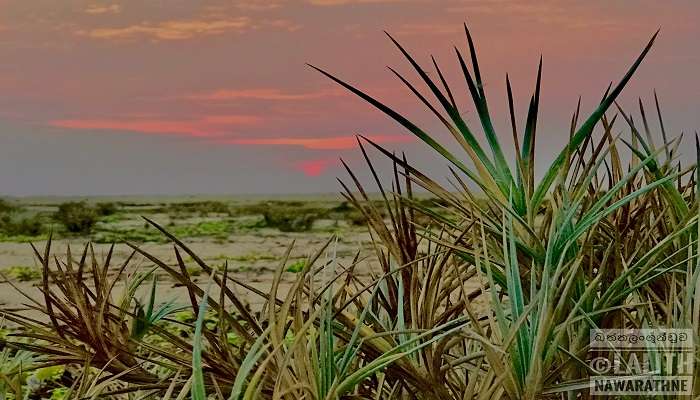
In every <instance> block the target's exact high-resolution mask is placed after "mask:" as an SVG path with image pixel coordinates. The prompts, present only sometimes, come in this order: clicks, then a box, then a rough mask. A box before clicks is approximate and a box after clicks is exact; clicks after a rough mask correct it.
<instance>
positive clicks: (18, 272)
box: [2, 265, 41, 282]
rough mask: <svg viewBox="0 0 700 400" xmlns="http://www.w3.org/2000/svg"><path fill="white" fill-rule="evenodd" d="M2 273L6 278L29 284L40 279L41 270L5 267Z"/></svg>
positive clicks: (27, 267)
mask: <svg viewBox="0 0 700 400" xmlns="http://www.w3.org/2000/svg"><path fill="white" fill-rule="evenodd" d="M2 273H3V274H4V275H5V276H6V277H8V278H10V279H14V280H17V281H19V282H30V281H36V280H39V279H41V270H40V269H39V268H36V267H29V266H24V265H15V266H12V267H7V268H5V269H3V270H2Z"/></svg>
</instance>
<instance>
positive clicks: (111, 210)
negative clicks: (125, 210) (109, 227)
mask: <svg viewBox="0 0 700 400" xmlns="http://www.w3.org/2000/svg"><path fill="white" fill-rule="evenodd" d="M118 211H119V206H118V205H117V204H116V203H113V202H111V201H109V202H101V203H97V204H96V205H95V212H96V213H97V215H99V216H100V217H107V216H110V215H114V214H116V213H117V212H118Z"/></svg>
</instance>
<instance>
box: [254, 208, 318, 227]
mask: <svg viewBox="0 0 700 400" xmlns="http://www.w3.org/2000/svg"><path fill="white" fill-rule="evenodd" d="M320 216H321V212H320V211H319V210H316V209H304V208H302V209H298V208H293V207H268V208H267V209H266V210H265V211H263V217H264V219H265V225H266V226H268V227H270V228H277V229H279V230H280V231H282V232H306V231H308V230H310V229H311V228H312V227H313V224H314V222H315V221H316V220H317V219H318V218H319V217H320Z"/></svg>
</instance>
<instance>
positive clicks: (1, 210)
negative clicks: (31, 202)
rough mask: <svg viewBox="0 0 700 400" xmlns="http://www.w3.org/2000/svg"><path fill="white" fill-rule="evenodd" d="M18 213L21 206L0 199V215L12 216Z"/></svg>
mask: <svg viewBox="0 0 700 400" xmlns="http://www.w3.org/2000/svg"><path fill="white" fill-rule="evenodd" d="M17 211H19V206H17V205H16V204H14V203H12V202H11V201H8V200H5V199H0V215H2V214H12V213H14V212H17Z"/></svg>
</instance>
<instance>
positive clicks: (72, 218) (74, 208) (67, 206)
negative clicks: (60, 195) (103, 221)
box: [53, 201, 98, 234]
mask: <svg viewBox="0 0 700 400" xmlns="http://www.w3.org/2000/svg"><path fill="white" fill-rule="evenodd" d="M53 218H54V219H55V220H56V221H57V222H59V223H61V224H62V225H63V227H64V228H65V230H66V231H67V232H70V233H76V234H88V233H90V231H91V230H92V228H93V227H94V226H95V224H96V223H97V221H98V213H97V211H96V210H95V208H94V207H92V206H91V205H89V204H88V203H87V202H86V201H71V202H66V203H62V204H60V205H59V206H58V210H57V211H56V212H55V213H54V215H53Z"/></svg>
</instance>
